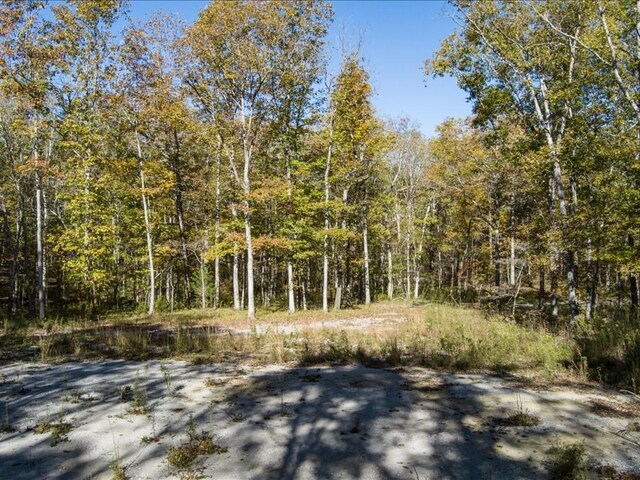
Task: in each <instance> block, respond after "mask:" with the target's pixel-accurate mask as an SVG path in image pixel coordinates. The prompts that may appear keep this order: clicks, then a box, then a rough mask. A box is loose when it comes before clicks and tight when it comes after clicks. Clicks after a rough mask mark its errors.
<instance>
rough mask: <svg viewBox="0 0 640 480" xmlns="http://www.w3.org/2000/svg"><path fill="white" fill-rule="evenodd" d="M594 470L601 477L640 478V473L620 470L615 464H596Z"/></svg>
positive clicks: (609, 479)
mask: <svg viewBox="0 0 640 480" xmlns="http://www.w3.org/2000/svg"><path fill="white" fill-rule="evenodd" d="M593 470H594V471H595V472H596V473H597V474H598V475H599V476H600V477H601V478H604V479H607V480H640V474H638V473H635V472H619V471H618V469H617V468H616V467H614V466H613V465H607V464H601V465H596V466H595V468H594V469H593Z"/></svg>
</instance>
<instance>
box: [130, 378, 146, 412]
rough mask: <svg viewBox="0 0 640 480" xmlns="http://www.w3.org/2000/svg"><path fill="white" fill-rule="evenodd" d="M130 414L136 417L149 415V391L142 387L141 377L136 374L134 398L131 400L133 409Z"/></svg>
mask: <svg viewBox="0 0 640 480" xmlns="http://www.w3.org/2000/svg"><path fill="white" fill-rule="evenodd" d="M129 413H132V414H134V415H146V414H147V413H149V406H148V404H147V391H146V389H144V388H143V387H141V386H140V375H139V374H138V372H136V380H135V382H134V384H133V398H132V400H131V408H129Z"/></svg>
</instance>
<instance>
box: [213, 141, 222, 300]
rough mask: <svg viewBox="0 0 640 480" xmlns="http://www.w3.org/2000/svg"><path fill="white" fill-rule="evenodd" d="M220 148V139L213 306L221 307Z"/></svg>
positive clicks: (217, 158) (214, 235)
mask: <svg viewBox="0 0 640 480" xmlns="http://www.w3.org/2000/svg"><path fill="white" fill-rule="evenodd" d="M220 149H222V141H221V139H219V143H218V154H217V155H216V203H215V217H216V218H215V228H214V234H213V242H214V245H215V249H216V256H215V258H214V260H213V291H214V293H213V308H219V307H220V253H219V252H218V248H219V245H218V244H219V242H220Z"/></svg>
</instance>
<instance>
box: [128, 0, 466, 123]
mask: <svg viewBox="0 0 640 480" xmlns="http://www.w3.org/2000/svg"><path fill="white" fill-rule="evenodd" d="M207 3H208V2H206V1H188V0H181V1H174V0H165V1H150V0H148V1H145V0H133V1H132V2H131V16H132V17H133V18H135V19H137V20H143V21H144V20H145V19H146V18H148V16H149V15H150V14H151V13H152V12H153V11H155V10H166V11H168V12H175V13H178V14H180V16H181V17H182V18H184V19H185V20H187V21H188V22H191V21H193V20H194V19H195V18H196V17H197V15H198V11H199V10H200V9H201V8H203V7H204V6H205V5H206V4H207ZM332 3H333V6H334V10H335V16H334V22H333V25H332V27H331V31H330V33H329V38H328V43H329V52H328V53H329V55H330V57H331V60H330V64H329V68H330V70H333V71H335V70H337V68H338V66H339V62H340V45H341V43H343V41H342V39H344V40H345V41H346V43H347V45H351V46H353V45H356V44H357V43H358V40H359V39H360V38H362V48H361V52H362V55H363V56H364V57H365V66H366V67H367V69H368V70H369V73H370V76H371V82H372V84H373V86H374V91H375V96H374V98H373V103H374V105H375V107H376V109H377V111H378V113H379V115H381V116H382V117H384V118H399V117H401V116H406V117H409V118H410V119H412V120H413V121H414V122H416V123H417V124H419V125H420V129H421V130H422V132H423V133H424V134H425V135H428V136H430V135H433V134H434V132H435V127H436V126H437V125H438V124H439V123H441V122H442V121H443V120H444V119H445V118H447V117H465V116H467V115H469V114H470V113H471V106H470V104H468V103H467V102H466V101H465V93H464V92H463V91H462V90H460V89H459V88H458V87H457V85H456V82H455V80H453V79H451V78H438V79H431V78H429V79H427V78H425V75H424V74H423V72H422V65H423V63H424V60H425V59H426V58H427V57H429V56H430V55H431V54H432V53H433V52H434V51H436V50H437V49H438V46H439V45H440V42H441V41H442V40H443V39H444V38H445V37H446V36H447V35H448V34H449V33H451V32H452V31H453V30H454V28H455V24H454V23H453V21H452V20H451V19H450V18H449V17H448V15H447V12H448V11H449V10H448V8H449V7H447V5H446V4H445V2H444V1H399V0H396V1H363V0H357V1H345V0H343V1H334V2H332ZM425 80H426V84H425Z"/></svg>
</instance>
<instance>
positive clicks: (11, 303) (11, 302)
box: [0, 195, 17, 318]
mask: <svg viewBox="0 0 640 480" xmlns="http://www.w3.org/2000/svg"><path fill="white" fill-rule="evenodd" d="M0 214H1V215H2V231H3V232H4V238H5V241H6V242H7V250H8V251H9V252H11V254H12V255H11V256H12V258H11V260H10V261H9V284H8V289H9V291H8V292H7V297H8V298H7V300H8V302H7V317H8V318H13V315H14V313H15V291H14V290H15V282H16V258H17V254H16V252H15V245H14V243H15V241H14V238H13V235H12V234H11V227H10V226H9V215H8V214H7V207H6V205H5V202H4V196H2V195H0Z"/></svg>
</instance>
